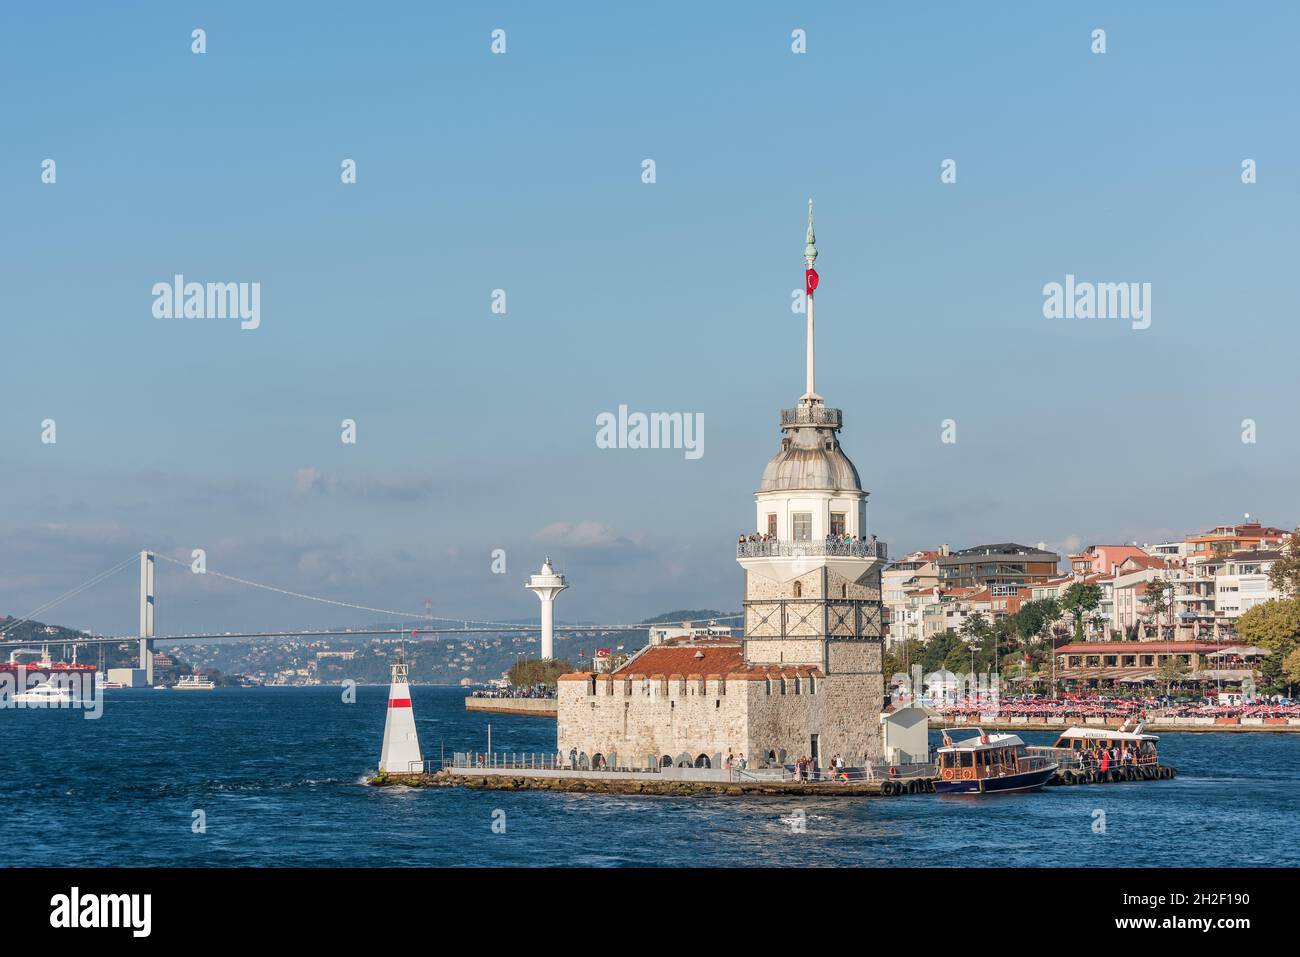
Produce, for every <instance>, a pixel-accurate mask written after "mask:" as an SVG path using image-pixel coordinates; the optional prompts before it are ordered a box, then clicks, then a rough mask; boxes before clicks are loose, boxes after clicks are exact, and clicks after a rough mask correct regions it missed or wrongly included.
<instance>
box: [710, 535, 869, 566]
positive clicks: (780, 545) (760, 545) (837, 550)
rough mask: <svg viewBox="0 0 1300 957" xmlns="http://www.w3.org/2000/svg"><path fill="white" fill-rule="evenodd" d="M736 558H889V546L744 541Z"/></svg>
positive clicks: (740, 543)
mask: <svg viewBox="0 0 1300 957" xmlns="http://www.w3.org/2000/svg"><path fill="white" fill-rule="evenodd" d="M736 557H737V558H879V559H881V560H882V561H884V560H886V559H888V558H889V546H888V545H886V544H885V543H884V542H881V541H876V540H874V539H869V540H867V541H865V542H837V541H816V542H782V541H766V542H751V541H743V542H737V543H736Z"/></svg>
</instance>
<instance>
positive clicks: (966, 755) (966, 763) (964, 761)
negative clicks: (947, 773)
mask: <svg viewBox="0 0 1300 957" xmlns="http://www.w3.org/2000/svg"><path fill="white" fill-rule="evenodd" d="M974 764H975V762H974V761H973V760H971V753H970V752H969V751H963V752H962V753H961V766H962V767H963V768H969V767H972V766H974Z"/></svg>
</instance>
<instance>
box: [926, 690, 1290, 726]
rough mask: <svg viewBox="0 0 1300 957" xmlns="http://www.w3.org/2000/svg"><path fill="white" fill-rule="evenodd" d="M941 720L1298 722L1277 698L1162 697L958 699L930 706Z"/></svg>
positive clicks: (1283, 700) (1288, 702)
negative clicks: (1133, 718) (1140, 718)
mask: <svg viewBox="0 0 1300 957" xmlns="http://www.w3.org/2000/svg"><path fill="white" fill-rule="evenodd" d="M927 703H928V704H930V706H931V707H933V708H934V709H935V710H936V711H938V712H939V713H940V714H942V715H943V716H944V717H950V716H954V717H955V716H963V715H965V716H976V715H985V714H997V715H998V717H1006V718H1058V719H1069V720H1075V719H1079V718H1127V717H1129V716H1131V715H1135V714H1145V715H1146V716H1147V717H1148V718H1150V719H1159V718H1189V717H1190V718H1300V704H1296V703H1294V702H1292V701H1290V700H1289V699H1286V698H1282V697H1280V696H1273V697H1263V696H1260V697H1257V698H1254V699H1251V700H1249V701H1243V702H1241V703H1237V704H1220V703H1217V702H1210V701H1205V700H1200V701H1192V702H1174V701H1173V700H1172V699H1170V698H1168V697H1165V696H1163V695H1162V696H1156V697H1146V698H1086V697H1076V696H1062V697H1060V698H1001V699H998V700H996V701H994V700H991V699H987V698H981V699H966V698H959V699H957V700H955V701H945V702H942V703H931V702H927Z"/></svg>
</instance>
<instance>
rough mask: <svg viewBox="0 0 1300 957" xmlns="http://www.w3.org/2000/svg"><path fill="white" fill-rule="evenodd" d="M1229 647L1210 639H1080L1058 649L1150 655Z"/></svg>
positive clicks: (1062, 651)
mask: <svg viewBox="0 0 1300 957" xmlns="http://www.w3.org/2000/svg"><path fill="white" fill-rule="evenodd" d="M1227 647H1229V645H1228V644H1227V642H1218V643H1215V642H1208V641H1080V642H1071V643H1070V644H1068V645H1061V647H1059V648H1057V649H1056V653H1057V654H1058V655H1104V654H1122V655H1128V654H1134V653H1144V654H1149V655H1160V654H1165V655H1168V654H1179V653H1186V652H1193V651H1222V650H1223V649H1224V648H1227Z"/></svg>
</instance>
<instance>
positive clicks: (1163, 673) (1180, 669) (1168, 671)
mask: <svg viewBox="0 0 1300 957" xmlns="http://www.w3.org/2000/svg"><path fill="white" fill-rule="evenodd" d="M1156 674H1157V676H1158V677H1159V678H1160V680H1161V681H1163V682H1164V683H1165V694H1166V695H1167V694H1169V689H1170V687H1171V686H1172V685H1173V683H1174V682H1175V681H1178V680H1179V679H1181V678H1182V677H1183V676H1184V675H1186V674H1187V665H1186V664H1185V663H1184V662H1183V659H1181V658H1179V657H1178V656H1177V655H1170V656H1169V657H1167V658H1166V659H1165V660H1164V661H1163V662H1161V664H1160V668H1159V669H1158V671H1157V672H1156Z"/></svg>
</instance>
